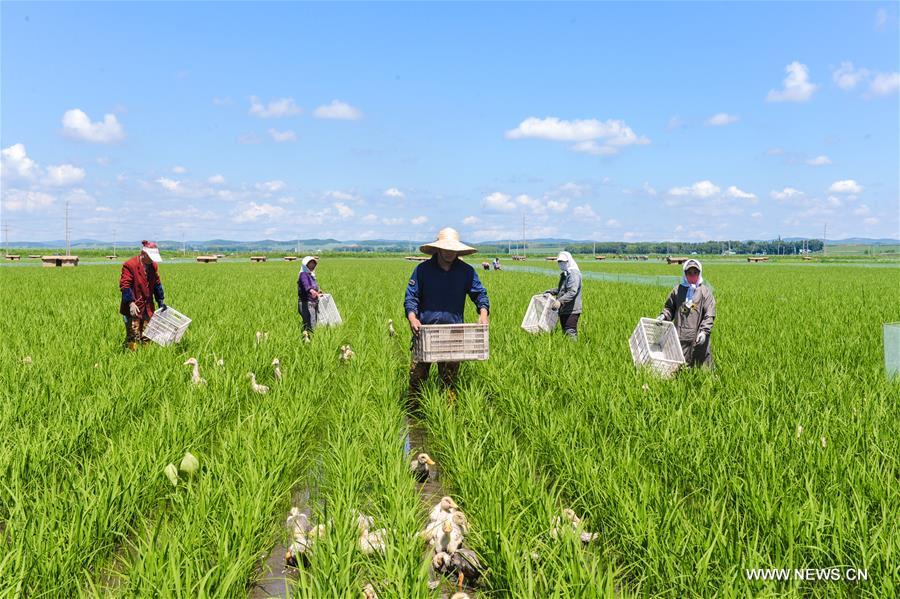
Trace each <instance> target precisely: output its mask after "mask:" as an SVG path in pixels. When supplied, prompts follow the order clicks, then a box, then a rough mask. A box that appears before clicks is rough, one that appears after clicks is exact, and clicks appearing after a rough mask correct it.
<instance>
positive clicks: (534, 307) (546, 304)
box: [522, 293, 559, 333]
mask: <svg viewBox="0 0 900 599" xmlns="http://www.w3.org/2000/svg"><path fill="white" fill-rule="evenodd" d="M558 321H559V313H558V312H557V311H556V310H554V309H553V296H552V295H550V294H549V293H547V294H541V295H534V296H532V297H531V302H530V303H529V304H528V310H526V311H525V318H523V319H522V328H523V329H525V330H526V331H528V332H529V333H549V332H551V331H553V329H555V328H556V323H557V322H558Z"/></svg>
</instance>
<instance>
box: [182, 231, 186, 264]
mask: <svg viewBox="0 0 900 599" xmlns="http://www.w3.org/2000/svg"><path fill="white" fill-rule="evenodd" d="M186 251H187V246H185V244H184V230H182V231H181V257H182V258H184V256H185V253H186Z"/></svg>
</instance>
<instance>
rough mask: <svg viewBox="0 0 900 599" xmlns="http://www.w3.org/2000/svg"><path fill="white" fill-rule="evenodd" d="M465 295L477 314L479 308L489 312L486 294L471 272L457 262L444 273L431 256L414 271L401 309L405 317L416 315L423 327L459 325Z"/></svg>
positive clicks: (464, 264)
mask: <svg viewBox="0 0 900 599" xmlns="http://www.w3.org/2000/svg"><path fill="white" fill-rule="evenodd" d="M466 295H468V296H469V298H471V300H472V302H473V303H474V304H475V307H476V308H477V309H478V311H479V312H480V311H481V309H482V308H485V309H487V310H490V302H489V301H488V294H487V290H486V289H485V288H484V285H482V284H481V280H480V279H479V278H478V273H476V272H475V269H474V268H472V267H471V266H470V265H469V264H466V263H465V262H463V261H462V260H460V259H458V258H457V259H456V260H454V261H453V265H452V266H451V267H450V270H449V271H445V270H443V269H442V268H441V267H440V266H439V265H438V262H437V256H432V257H431V259H430V260H427V261H425V262H422V263H421V264H419V265H418V266H416V268H415V269H414V270H413V273H412V277H411V278H410V279H409V284H408V285H407V286H406V299H405V300H404V301H403V307H404V308H405V309H406V314H409V313H410V312H413V313H415V315H416V317H417V318H418V319H419V321H420V322H421V323H422V324H459V323H461V322H462V321H463V310H464V308H465V306H466Z"/></svg>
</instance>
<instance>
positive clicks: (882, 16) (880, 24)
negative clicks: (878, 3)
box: [875, 8, 888, 30]
mask: <svg viewBox="0 0 900 599" xmlns="http://www.w3.org/2000/svg"><path fill="white" fill-rule="evenodd" d="M887 21H888V13H887V11H886V10H885V9H883V8H879V9H878V10H877V11H875V28H876V29H878V30H881V29H884V26H885V25H887Z"/></svg>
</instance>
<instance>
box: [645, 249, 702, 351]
mask: <svg viewBox="0 0 900 599" xmlns="http://www.w3.org/2000/svg"><path fill="white" fill-rule="evenodd" d="M683 272H684V276H683V277H682V279H681V283H680V284H679V285H677V286H676V287H675V288H674V289H673V290H672V292H671V293H669V297H668V298H666V305H665V306H664V307H663V311H662V313H661V314H660V315H659V316H657V317H656V319H657V320H660V321H662V320H668V321H671V322H673V323H674V324H675V330H676V331H678V339H679V341H681V351H682V352H683V353H684V361H685V362H686V363H687V365H688V366H707V367H712V365H713V356H712V346H711V345H710V336H711V335H712V327H713V321H715V319H716V298H715V297H713V293H712V291H711V290H710V288H709V287H707V286H706V285H704V284H703V266H702V265H701V264H700V261H699V260H694V259H693V258H691V259H690V260H688V261H686V262H685V263H684V267H683Z"/></svg>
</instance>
